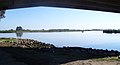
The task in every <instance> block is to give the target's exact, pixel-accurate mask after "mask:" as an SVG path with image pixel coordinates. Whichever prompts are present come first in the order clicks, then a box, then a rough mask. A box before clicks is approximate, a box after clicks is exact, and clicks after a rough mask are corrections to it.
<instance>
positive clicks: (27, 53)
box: [0, 47, 120, 65]
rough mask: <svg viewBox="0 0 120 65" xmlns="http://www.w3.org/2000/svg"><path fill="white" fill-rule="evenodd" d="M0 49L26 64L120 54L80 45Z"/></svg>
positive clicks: (52, 63)
mask: <svg viewBox="0 0 120 65" xmlns="http://www.w3.org/2000/svg"><path fill="white" fill-rule="evenodd" d="M0 50H2V51H4V52H6V53H9V54H10V55H11V56H12V57H13V58H14V59H16V60H17V61H20V62H24V63H25V64H27V65H60V64H64V63H67V62H72V61H76V60H86V59H92V58H103V57H108V56H118V55H119V54H120V53H119V52H118V51H113V50H112V51H108V50H99V49H91V48H87V49H86V48H81V47H63V48H47V49H44V48H43V49H42V48H41V49H39V48H20V47H0ZM0 54H1V53H0Z"/></svg>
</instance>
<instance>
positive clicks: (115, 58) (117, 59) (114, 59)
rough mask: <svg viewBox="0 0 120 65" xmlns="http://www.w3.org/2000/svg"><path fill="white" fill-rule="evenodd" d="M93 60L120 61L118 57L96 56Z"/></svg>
mask: <svg viewBox="0 0 120 65" xmlns="http://www.w3.org/2000/svg"><path fill="white" fill-rule="evenodd" d="M91 60H93V61H120V59H119V58H118V57H106V58H95V59H91Z"/></svg>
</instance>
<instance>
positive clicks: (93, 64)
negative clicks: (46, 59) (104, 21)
mask: <svg viewBox="0 0 120 65" xmlns="http://www.w3.org/2000/svg"><path fill="white" fill-rule="evenodd" d="M61 65H120V61H93V60H78V61H73V62H68V63H65V64H61Z"/></svg>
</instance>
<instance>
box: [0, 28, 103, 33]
mask: <svg viewBox="0 0 120 65" xmlns="http://www.w3.org/2000/svg"><path fill="white" fill-rule="evenodd" d="M85 31H103V30H102V29H92V30H89V29H86V30H77V29H49V30H44V29H42V30H0V33H17V32H85Z"/></svg>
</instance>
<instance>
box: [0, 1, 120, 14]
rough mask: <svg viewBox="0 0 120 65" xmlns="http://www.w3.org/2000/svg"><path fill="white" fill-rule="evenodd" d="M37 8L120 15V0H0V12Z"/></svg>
mask: <svg viewBox="0 0 120 65" xmlns="http://www.w3.org/2000/svg"><path fill="white" fill-rule="evenodd" d="M37 6H49V7H62V8H74V9H86V10H96V11H106V12H115V13H120V0H0V10H4V9H17V8H27V7H37Z"/></svg>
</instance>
